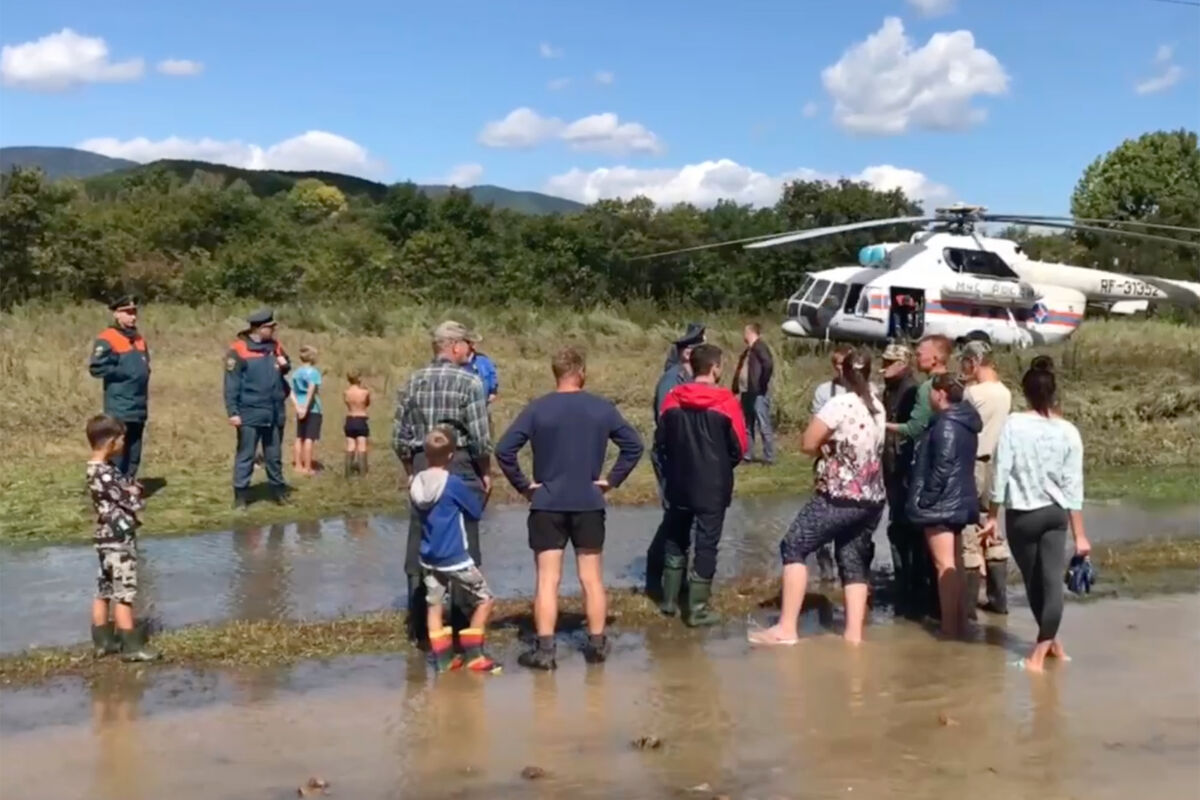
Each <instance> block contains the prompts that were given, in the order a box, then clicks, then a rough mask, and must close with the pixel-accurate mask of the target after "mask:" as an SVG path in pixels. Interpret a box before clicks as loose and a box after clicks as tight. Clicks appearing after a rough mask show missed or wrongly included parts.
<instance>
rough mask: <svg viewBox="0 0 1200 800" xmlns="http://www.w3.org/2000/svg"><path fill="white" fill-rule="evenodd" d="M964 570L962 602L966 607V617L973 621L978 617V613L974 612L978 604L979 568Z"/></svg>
mask: <svg viewBox="0 0 1200 800" xmlns="http://www.w3.org/2000/svg"><path fill="white" fill-rule="evenodd" d="M966 572H967V575H966V586H965V587H964V589H963V591H964V593H965V595H966V596H965V597H964V598H963V604H964V605H965V606H966V607H967V619H969V620H971V621H972V622H974V621H975V620H977V619H979V614H978V613H976V608H977V607H978V605H979V570H977V569H968V570H967V571H966Z"/></svg>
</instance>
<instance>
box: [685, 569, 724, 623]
mask: <svg viewBox="0 0 1200 800" xmlns="http://www.w3.org/2000/svg"><path fill="white" fill-rule="evenodd" d="M710 597H712V581H705V580H701V579H700V578H698V577H696V575H695V574H692V575H689V576H688V604H687V614H686V615H684V619H683V621H684V623H685V624H686V625H687V626H688V627H689V628H701V627H704V626H707V625H716V624H718V623H720V621H721V618H720V617H719V616H717V614H716V612H714V611H713V610H712V609H711V608H709V605H708V600H709V598H710Z"/></svg>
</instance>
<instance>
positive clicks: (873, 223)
mask: <svg viewBox="0 0 1200 800" xmlns="http://www.w3.org/2000/svg"><path fill="white" fill-rule="evenodd" d="M940 219H942V217H938V216H930V215H923V216H920V217H893V218H891V219H871V220H867V221H866V222H850V223H847V224H845V225H830V226H829V227H826V228H811V229H809V230H804V231H793V232H792V233H784V234H780V235H777V236H775V237H773V238H768V239H763V240H760V241H756V242H751V243H750V244H748V245H746V249H747V250H758V249H760V248H763V247H777V246H778V245H781V244H791V243H792V242H802V241H804V240H805V239H819V238H821V237H822V236H833V235H834V234H837V233H848V232H850V231H858V230H863V229H865V228H883V227H887V226H889V225H920V224H922V223H926V222H936V221H938V220H940Z"/></svg>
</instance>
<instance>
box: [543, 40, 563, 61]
mask: <svg viewBox="0 0 1200 800" xmlns="http://www.w3.org/2000/svg"><path fill="white" fill-rule="evenodd" d="M538 53H539V54H540V55H541V56H542V58H562V57H563V49H562V48H561V47H555V46H554V45H552V44H550V43H549V42H542V43H541V44H539V45H538Z"/></svg>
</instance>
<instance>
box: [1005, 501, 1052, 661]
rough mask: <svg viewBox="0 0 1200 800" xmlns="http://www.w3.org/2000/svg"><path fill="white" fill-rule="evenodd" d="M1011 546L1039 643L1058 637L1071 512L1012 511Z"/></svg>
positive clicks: (1008, 515)
mask: <svg viewBox="0 0 1200 800" xmlns="http://www.w3.org/2000/svg"><path fill="white" fill-rule="evenodd" d="M1004 524H1005V531H1006V532H1007V534H1008V546H1009V548H1010V549H1011V550H1012V554H1013V560H1014V561H1016V562H1017V566H1018V567H1020V568H1021V577H1022V578H1023V579H1024V581H1025V594H1026V595H1027V596H1028V597H1029V607H1030V608H1031V609H1033V618H1034V619H1036V620H1037V623H1038V638H1037V640H1038V641H1039V642H1048V641H1050V640H1051V639H1053V638H1054V637H1055V636H1057V635H1058V626H1059V624H1060V623H1061V622H1062V614H1063V576H1064V574H1065V570H1066V562H1067V512H1066V511H1064V510H1062V509H1061V508H1059V507H1058V506H1056V505H1048V506H1042V507H1041V508H1035V509H1033V510H1032V511H1018V510H1017V509H1015V508H1010V509H1008V511H1007V512H1006V513H1005V515H1004Z"/></svg>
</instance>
